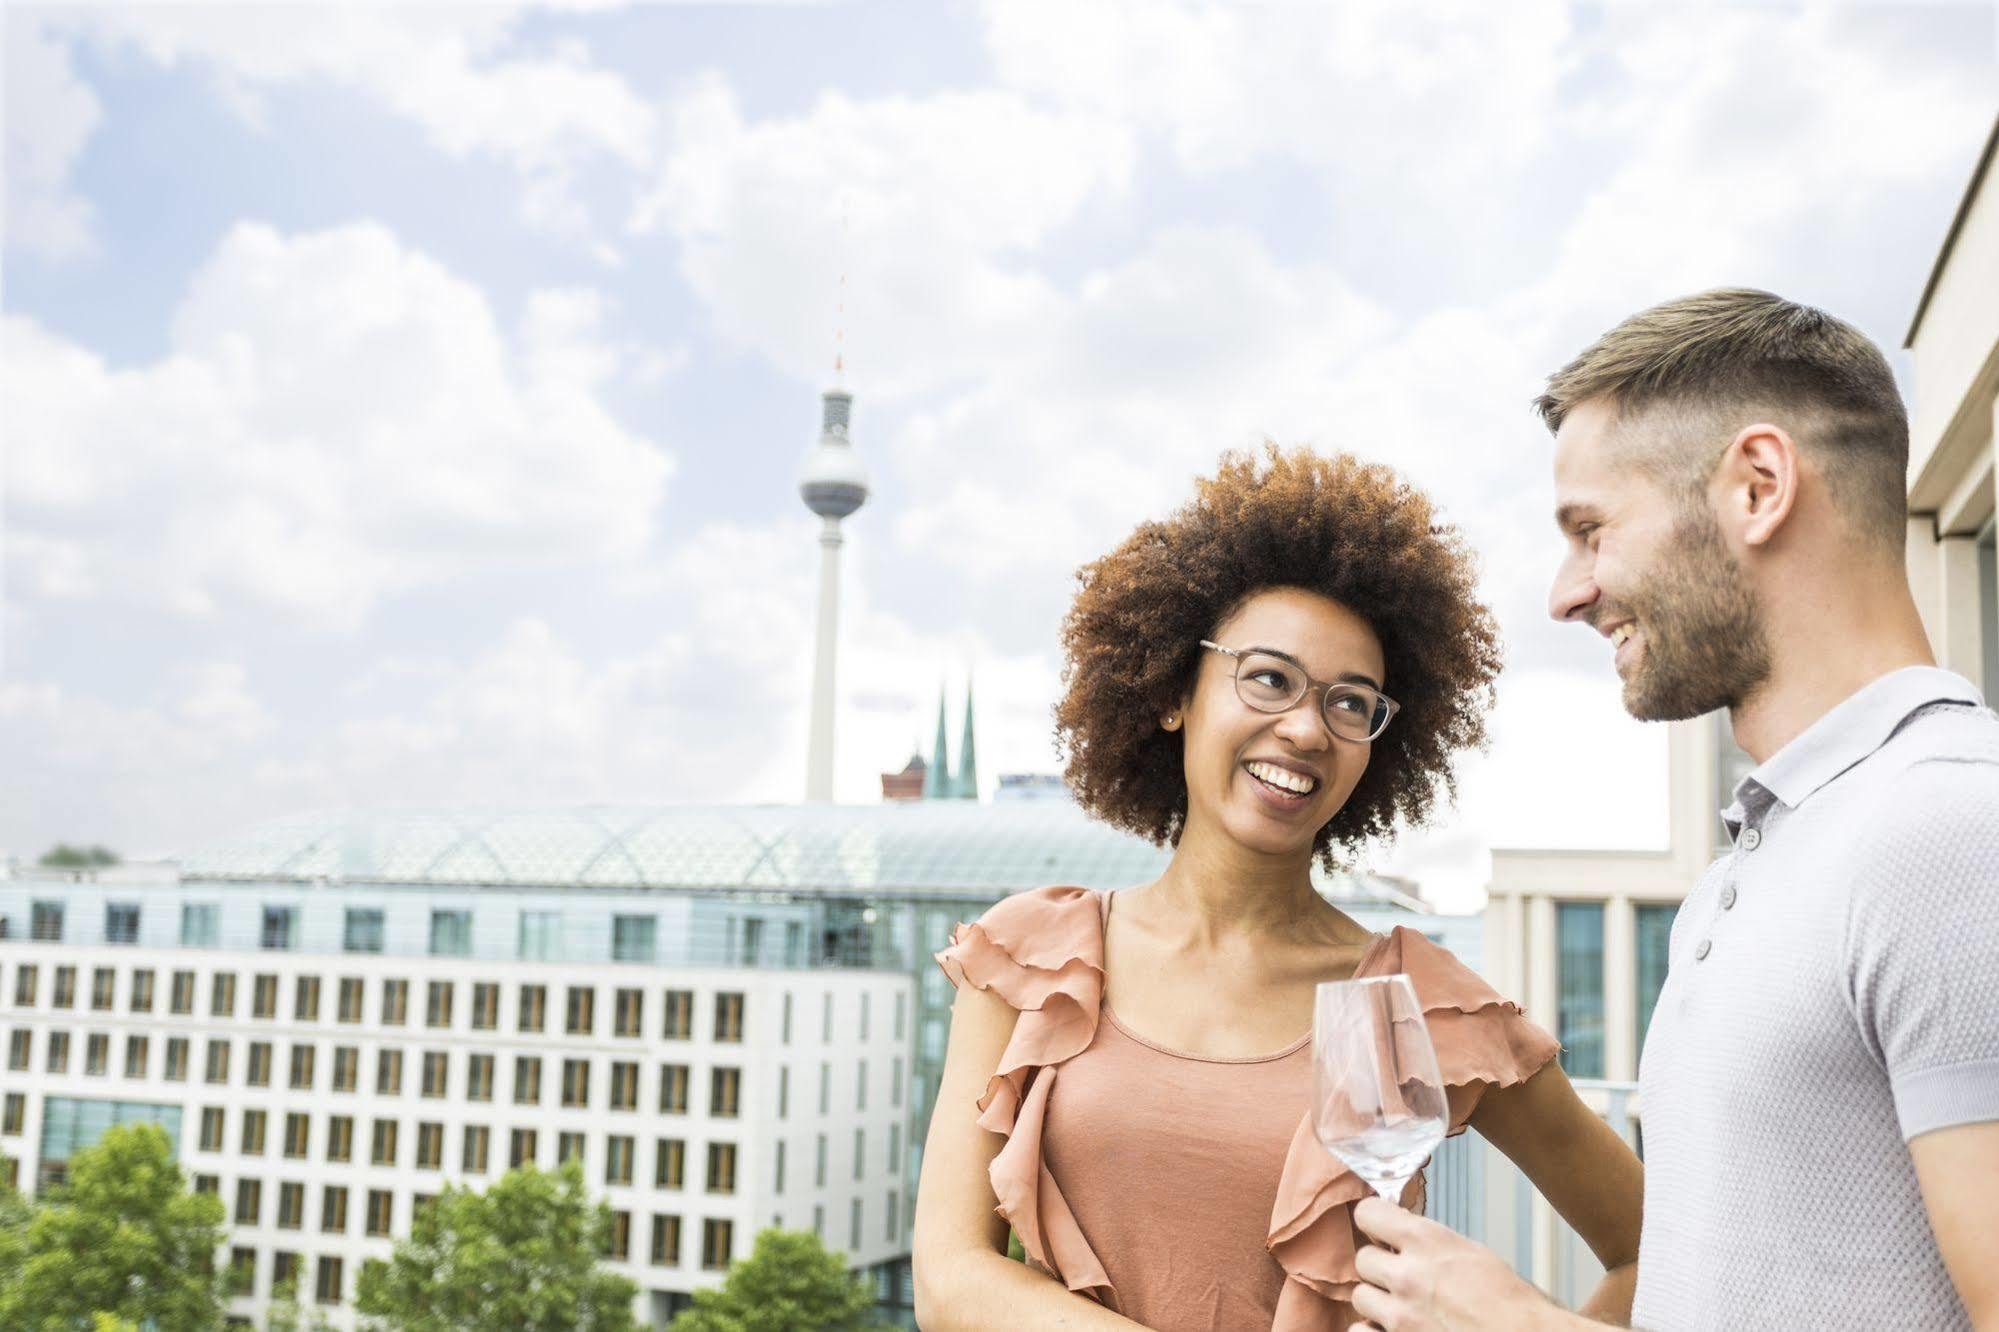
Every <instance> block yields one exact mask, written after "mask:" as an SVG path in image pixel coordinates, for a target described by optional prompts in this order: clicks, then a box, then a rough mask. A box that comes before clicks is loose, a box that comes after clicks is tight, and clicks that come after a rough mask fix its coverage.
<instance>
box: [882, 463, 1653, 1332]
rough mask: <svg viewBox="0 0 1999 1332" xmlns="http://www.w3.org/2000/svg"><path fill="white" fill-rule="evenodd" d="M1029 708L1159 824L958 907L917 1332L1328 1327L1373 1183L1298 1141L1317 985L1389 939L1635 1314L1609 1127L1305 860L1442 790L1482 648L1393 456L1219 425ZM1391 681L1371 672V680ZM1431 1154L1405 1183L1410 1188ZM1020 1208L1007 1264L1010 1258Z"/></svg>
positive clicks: (1335, 1321) (1525, 1034)
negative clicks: (1094, 873)
mask: <svg viewBox="0 0 1999 1332" xmlns="http://www.w3.org/2000/svg"><path fill="white" fill-rule="evenodd" d="M1080 581H1081V584H1082V587H1081V591H1080V592H1079V594H1078V596H1077V598H1076V602H1075V605H1074V606H1073V608H1072V609H1071V610H1070V613H1069V616H1068V619H1067V620H1066V622H1065V624H1064V628H1063V647H1064V650H1065V653H1066V656H1067V668H1066V671H1065V674H1064V679H1065V683H1066V687H1067V692H1066V695H1065V697H1064V698H1063V700H1062V702H1061V704H1060V705H1059V706H1058V708H1057V710H1056V721H1057V732H1058V734H1059V736H1060V737H1061V740H1062V742H1063V747H1064V749H1065V751H1066V753H1067V756H1068V773H1067V775H1068V781H1069V784H1070V786H1071V788H1072V789H1073V790H1074V792H1075V795H1076V798H1077V800H1079V801H1080V802H1081V803H1082V805H1083V806H1084V808H1086V809H1088V810H1090V811H1091V812H1092V813H1094V814H1095V815H1096V816H1097V817H1099V818H1101V819H1103V820H1105V821H1106V822H1108V823H1111V824H1114V825H1116V826H1118V827H1121V828H1126V829H1129V830H1131V831H1133V832H1136V833H1140V834H1142V835H1144V836H1147V837H1150V838H1152V839H1153V840H1155V841H1167V842H1171V843H1172V844H1173V846H1174V853H1173V857H1172V860H1171V861H1170V862H1169V864H1168V865H1167V867H1166V870H1165V872H1164V873H1163V874H1161V875H1160V877H1159V878H1158V879H1157V880H1155V881H1153V882H1151V883H1147V884H1143V885H1141V886H1138V887H1135V888H1130V889H1126V890H1122V891H1120V892H1117V893H1116V894H1114V895H1113V894H1106V893H1096V892H1091V891H1087V890H1085V889H1080V888H1062V887H1056V888H1044V889H1040V890H1038V891H1035V892H1030V893H1022V894H1019V895H1016V896H1014V897H1011V898H1008V899H1007V900H1006V901H1003V902H1001V903H999V904H998V905H997V906H995V907H993V908H992V909H991V910H990V911H988V912H987V913H986V914H985V915H984V916H983V917H982V918H981V919H980V920H979V921H978V922H977V923H976V924H973V925H968V926H960V927H959V929H958V931H957V934H956V938H955V941H954V942H953V943H952V945H951V946H950V947H949V948H947V949H946V950H945V951H944V952H942V953H940V954H939V955H938V962H939V963H940V964H941V965H942V966H943V967H944V970H945V972H946V974H948V975H949V976H950V977H951V979H952V981H953V983H954V984H956V985H957V987H958V997H957V1001H956V1005H955V1007H954V1009H953V1013H952V1025H951V1041H950V1048H949V1052H948V1054H947V1056H946V1059H945V1068H944V1074H943V1079H942V1083H941V1086H940V1088H939V1093H938V1099H937V1102H936V1109H935V1111H934V1112H933V1114H932V1116H931V1124H930V1137H929V1140H928V1143H927V1145H926V1147H925V1151H924V1159H923V1179H922V1188H921V1193H920V1195H919V1197H918V1199H917V1214H916V1253H915V1267H916V1303H917V1319H918V1322H919V1323H920V1324H921V1325H922V1326H923V1327H924V1328H925V1329H926V1332H958V1330H960V1329H963V1330H966V1332H971V1330H973V1329H1007V1330H1008V1332H1014V1330H1016V1329H1021V1328H1076V1329H1098V1328H1102V1329H1113V1328H1131V1327H1134V1326H1139V1327H1148V1328H1154V1329H1159V1330H1160V1332H1195V1330H1196V1329H1198V1330H1200V1332H1220V1330H1226V1332H1239V1330H1240V1329H1262V1328H1274V1329H1278V1330H1279V1332H1299V1330H1301V1329H1340V1328H1346V1327H1350V1326H1353V1325H1354V1324H1355V1323H1356V1322H1357V1321H1358V1316H1357V1315H1356V1314H1355V1313H1354V1312H1353V1310H1352V1307H1351V1305H1350V1304H1349V1302H1348V1301H1349V1297H1350V1295H1351V1293H1352V1290H1353V1287H1354V1283H1355V1281H1356V1275H1355V1272H1354V1251H1355V1247H1356V1244H1357V1242H1358V1243H1364V1242H1365V1240H1364V1238H1363V1237H1360V1236H1359V1235H1358V1234H1357V1232H1356V1231H1355V1229H1354V1227H1353V1223H1352V1219H1351V1212H1352V1207H1353V1204H1354V1202H1355V1201H1357V1200H1358V1199H1360V1198H1361V1197H1363V1196H1365V1195H1366V1194H1367V1192H1368V1189H1367V1186H1366V1185H1364V1184H1363V1183H1361V1181H1360V1180H1359V1179H1357V1178H1356V1177H1355V1176H1353V1175H1352V1174H1351V1173H1349V1172H1347V1171H1346V1170H1345V1169H1344V1168H1343V1167H1341V1166H1340V1165H1339V1164H1338V1163H1337V1162H1336V1161H1335V1160H1334V1159H1333V1158H1332V1157H1331V1156H1330V1155H1329V1154H1328V1153H1327V1152H1326V1151H1325V1150H1324V1149H1323V1148H1322V1147H1320V1146H1319V1144H1318V1142H1317V1141H1316V1140H1315V1139H1314V1137H1313V1135H1312V1131H1311V1127H1310V1122H1309V1120H1308V1119H1307V1117H1306V1111H1307V1105H1308V1100H1309V1093H1310V1086H1311V1049H1310V1044H1311V1042H1310V1032H1311V1025H1312V1002H1313V990H1314V987H1315V986H1316V985H1317V984H1318V983H1319V982H1321V981H1328V980H1342V979H1346V978H1348V977H1351V976H1355V975H1362V976H1370V975H1386V974H1392V973H1395V972H1404V973H1407V974H1408V975H1409V977H1410V978H1411V981H1412V982H1413V984H1414V986H1415V989H1416V993H1417V997H1418V999H1419V1001H1420V1002H1421V1004H1422V1006H1423V1008H1424V1010H1425V1013H1426V1017H1427V1019H1428V1024H1429V1027H1430V1031H1431V1036H1432V1038H1433V1040H1434V1042H1435V1044H1436V1047H1437V1054H1438V1062H1439V1065H1440V1067H1441V1069H1442V1071H1443V1074H1444V1079H1445V1081H1446V1082H1447V1083H1448V1084H1450V1090H1449V1101H1450V1108H1451V1131H1452V1132H1453V1133H1456V1132H1461V1131H1462V1130H1463V1129H1464V1128H1465V1127H1466V1126H1468V1125H1469V1126H1470V1127H1473V1128H1476V1129H1478V1130H1479V1131H1480V1132H1481V1133H1482V1134H1484V1135H1485V1137H1486V1138H1487V1139H1488V1140H1489V1141H1491V1142H1492V1143H1493V1144H1494V1145H1496V1146H1497V1147H1498V1148H1499V1149H1500V1150H1502V1151H1504V1152H1505V1153H1506V1154H1507V1155H1508V1156H1509V1157H1511V1158H1512V1159H1513V1160H1514V1161H1515V1162H1517V1163H1518V1164H1519V1165H1520V1166H1521V1168H1522V1169H1523V1170H1524V1171H1525V1172H1526V1173H1527V1175H1528V1177H1529V1178H1530V1179H1532V1180H1533V1181H1534V1183H1535V1184H1536V1185H1537V1186H1538V1187H1539V1188H1540V1190H1541V1192H1542V1193H1543V1194H1545V1195H1546V1196H1547V1197H1548V1198H1549V1200H1550V1201H1551V1202H1552V1203H1553V1204H1554V1205H1555V1207H1556V1209H1557V1210H1559V1211H1560V1212H1561V1214H1562V1215H1563V1216H1564V1217H1565V1218H1566V1219H1567V1220H1568V1221H1569V1222H1570V1224H1572V1225H1573V1226H1574V1227H1575V1228H1576V1230H1577V1231H1578V1232H1579V1233H1580V1234H1581V1235H1582V1237H1583V1238H1584V1240H1585V1241H1587V1242H1588V1243H1589V1245H1590V1247H1591V1248H1592V1249H1593V1250H1594V1251H1595V1253H1596V1254H1597V1256H1598V1258H1599V1259H1601V1260H1602V1262H1603V1263H1604V1265H1605V1267H1606V1268H1607V1269H1608V1272H1607V1275H1606V1276H1605V1278H1604V1280H1603V1283H1602V1285H1601V1286H1600V1287H1599V1288H1598V1289H1597V1291H1596V1292H1595V1294H1594V1295H1593V1297H1592V1299H1591V1301H1590V1303H1589V1304H1588V1305H1586V1306H1585V1312H1590V1313H1594V1314H1596V1315H1598V1316H1600V1317H1608V1318H1613V1319H1619V1320H1621V1319H1622V1318H1623V1317H1624V1316H1626V1315H1628V1313H1629V1311H1630V1301H1631V1291H1632V1287H1633V1285H1634V1281H1635V1276H1636V1268H1635V1260H1636V1256H1637V1252H1638V1228H1639V1198H1640V1194H1641V1191H1642V1188H1641V1173H1640V1167H1639V1164H1638V1161H1637V1159H1636V1157H1634V1156H1633V1155H1632V1153H1631V1151H1630V1150H1629V1148H1627V1147H1626V1146H1625V1144H1624V1143H1623V1141H1622V1140H1621V1139H1620V1138H1618V1137H1617V1135H1616V1134H1615V1133H1613V1132H1612V1131H1611V1130H1610V1129H1609V1128H1608V1127H1607V1126H1606V1125H1605V1124H1604V1123H1603V1122H1602V1121H1601V1120H1600V1119H1598V1118H1597V1116H1596V1115H1594V1114H1592V1113H1591V1112H1590V1110H1589V1109H1588V1108H1587V1107H1586V1106H1584V1105H1583V1104H1582V1102H1581V1101H1580V1100H1579V1099H1578V1098H1577V1096H1576V1094H1575V1092H1574V1090H1573V1089H1572V1088H1571V1087H1570V1085H1569V1083H1568V1081H1567V1079H1566V1078H1565V1077H1564V1076H1563V1074H1562V1071H1561V1068H1560V1066H1559V1065H1558V1064H1557V1063H1556V1062H1555V1060H1554V1057H1553V1056H1554V1055H1555V1053H1556V1051H1557V1046H1556V1044H1555V1042H1554V1040H1553V1039H1551V1038H1550V1037H1549V1036H1548V1035H1547V1034H1546V1033H1545V1032H1543V1031H1542V1030H1541V1029H1539V1028H1538V1027H1536V1026H1534V1025H1533V1024H1531V1023H1529V1022H1528V1021H1527V1020H1526V1019H1525V1018H1524V1017H1523V1016H1522V1015H1521V1013H1520V1010H1519V1009H1518V1008H1517V1007H1515V1006H1514V1005H1513V1004H1510V1003H1508V1002H1506V1001H1505V1000H1503V999H1501V998H1500V997H1499V996H1498V995H1497V994H1495V993H1493V992H1492V991H1491V990H1490V989H1489V988H1488V987H1487V986H1486V985H1485V984H1484V983H1483V982H1482V981H1480V980H1479V978H1478V977H1477V976H1476V975H1474V974H1473V973H1472V972H1471V971H1470V970H1468V969H1467V968H1465V967H1464V966H1463V965H1461V964H1460V963H1458V962H1457V960H1456V959H1455V958H1453V957H1451V955H1450V954H1449V953H1447V952H1445V951H1444V950H1443V949H1441V948H1439V947H1438V946H1436V945H1434V944H1432V943H1430V942H1429V941H1428V940H1426V939H1425V938H1423V936H1422V935H1420V934H1417V933H1415V932H1413V931H1409V930H1404V929H1397V930H1395V931H1394V932H1393V933H1391V934H1388V935H1385V936H1376V935H1371V934H1370V933H1369V932H1368V931H1367V930H1365V929H1363V928H1362V927H1361V926H1360V925H1358V924H1357V923H1355V922H1354V921H1353V920H1352V919H1351V918H1350V917H1348V916H1346V915H1345V914H1343V913H1342V912H1340V911H1339V910H1338V909H1336V908H1335V907H1333V906H1331V905H1330V904H1329V903H1327V902H1326V901H1325V900H1324V899H1323V898H1321V897H1320V896H1319V895H1318V894H1317V893H1316V892H1314V891H1313V888H1312V883H1311V871H1312V864H1313V861H1314V859H1315V858H1317V859H1320V860H1322V861H1323V862H1324V863H1325V864H1326V865H1327V866H1328V867H1329V868H1330V867H1332V866H1333V865H1334V863H1335V858H1336V856H1337V855H1338V853H1339V852H1341V851H1351V850H1353V849H1355V848H1357V847H1359V846H1360V845H1362V844H1363V843H1365V842H1367V841H1369V840H1370V839H1373V838H1376V837H1379V836H1382V835H1384V834H1386V833H1388V832H1389V831H1390V829H1391V828H1393V827H1394V826H1395V824H1396V823H1397V822H1398V821H1401V822H1406V823H1409V824H1414V823H1417V822H1419V821H1421V820H1422V819H1423V817H1424V816H1425V815H1426V814H1427V813H1428V812H1429V810H1430V807H1431V804H1432V801H1433V799H1434V797H1435V795H1436V794H1437V792H1438V790H1439V788H1441V789H1442V790H1443V791H1444V792H1445V793H1446V794H1449V793H1451V792H1452V790H1453V786H1452V778H1451V771H1450V763H1451V761H1452V759H1453V757H1454V755H1455V754H1456V753H1457V752H1459V751H1461V750H1463V749H1465V748H1466V747H1468V746H1472V745H1478V744H1482V743H1483V741H1484V731H1485V728H1484V714H1485V711H1486V709H1487V708H1488V707H1489V706H1490V702H1491V696H1492V688H1493V680H1494V677H1495V676H1496V675H1497V673H1498V669H1499V648H1498V641H1497V635H1496V632H1495V629H1494V625H1493V621H1492V618H1491V616H1490V614H1489V613H1488V612H1487V610H1486V609H1485V608H1484V607H1483V606H1482V605H1480V604H1479V603H1478V602H1477V601H1476V600H1475V599H1474V597H1473V581H1474V575H1473V569H1472V561H1471V558H1470V555H1469V553H1468V552H1467V551H1466V549H1465V548H1464V546H1463V544H1462V543H1461V541H1460V540H1459V539H1458V537H1457V536H1456V534H1455V533H1454V532H1452V531H1450V530H1448V529H1444V528H1439V527H1437V526H1436V525H1434V523H1433V521H1432V514H1431V509H1430V506H1429V503H1428V502H1427V501H1426V500H1425V499H1424V498H1423V497H1422V496H1421V495H1419V494H1417V493H1415V492H1414V491H1412V490H1410V489H1409V488H1408V487H1407V486H1405V485H1404V484H1402V483H1401V481H1400V480H1399V479H1398V478H1397V477H1396V476H1395V474H1394V473H1393V472H1391V471H1390V470H1388V469H1387V468H1384V467H1379V466H1374V465H1369V464H1365V463H1361V462H1359V461H1356V460H1355V459H1352V458H1350V457H1344V456H1342V457H1334V458H1326V457H1321V456H1319V455H1316V454H1313V453H1311V452H1309V451H1306V450H1302V449H1301V450H1295V451H1280V450H1278V449H1276V448H1275V447H1272V448H1271V449H1269V450H1268V452H1267V455H1266V456H1265V457H1263V458H1262V459H1257V458H1252V457H1248V456H1244V455H1231V456H1230V457H1228V458H1226V459H1224V461H1223V465H1222V468H1221V471H1220V473H1219V474H1218V475H1217V476H1216V477H1214V478H1213V479H1211V480H1204V481H1202V482H1201V483H1200V485H1199V490H1198V493H1197V495H1196V497H1195V499H1194V501H1193V502H1192V503H1191V504H1189V505H1187V506H1186V507H1185V508H1183V509H1182V510H1181V511H1180V512H1178V513H1177V514H1175V515H1174V516H1173V517H1171V518H1169V519H1167V520H1166V521H1164V522H1152V523H1147V524H1145V525H1143V526H1141V527H1140V528H1139V529H1138V531H1136V532H1135V533H1133V534H1132V536H1131V537H1130V538H1129V539H1128V540H1126V541H1125V543H1124V544H1123V545H1121V546H1119V547H1118V549H1116V550H1115V551H1113V552H1112V553H1111V554H1109V555H1108V556H1105V557H1104V558H1103V559H1100V560H1098V561H1097V562H1096V563H1094V564H1092V565H1089V566H1087V567H1086V568H1084V569H1083V571H1082V573H1081V575H1080ZM1391 698H1392V701H1391ZM1422 1200H1423V1186H1422V1177H1421V1176H1420V1175H1419V1176H1418V1177H1417V1178H1416V1179H1415V1180H1413V1181H1411V1183H1410V1186H1409V1189H1408V1191H1407V1192H1406V1193H1405V1194H1404V1196H1403V1200H1402V1201H1403V1204H1404V1205H1405V1206H1408V1207H1412V1208H1420V1207H1421V1205H1422ZM1009 1227H1011V1229H1012V1231H1013V1233H1014V1234H1015V1235H1017V1236H1018V1238H1019V1240H1020V1243H1021V1247H1022V1248H1023V1249H1024V1250H1025V1253H1026V1258H1027V1262H1026V1263H1025V1264H1022V1263H1018V1262H1012V1261H1009V1260H1008V1259H1007V1257H1006V1256H1005V1255H1006V1248H1007V1232H1008V1229H1009Z"/></svg>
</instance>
